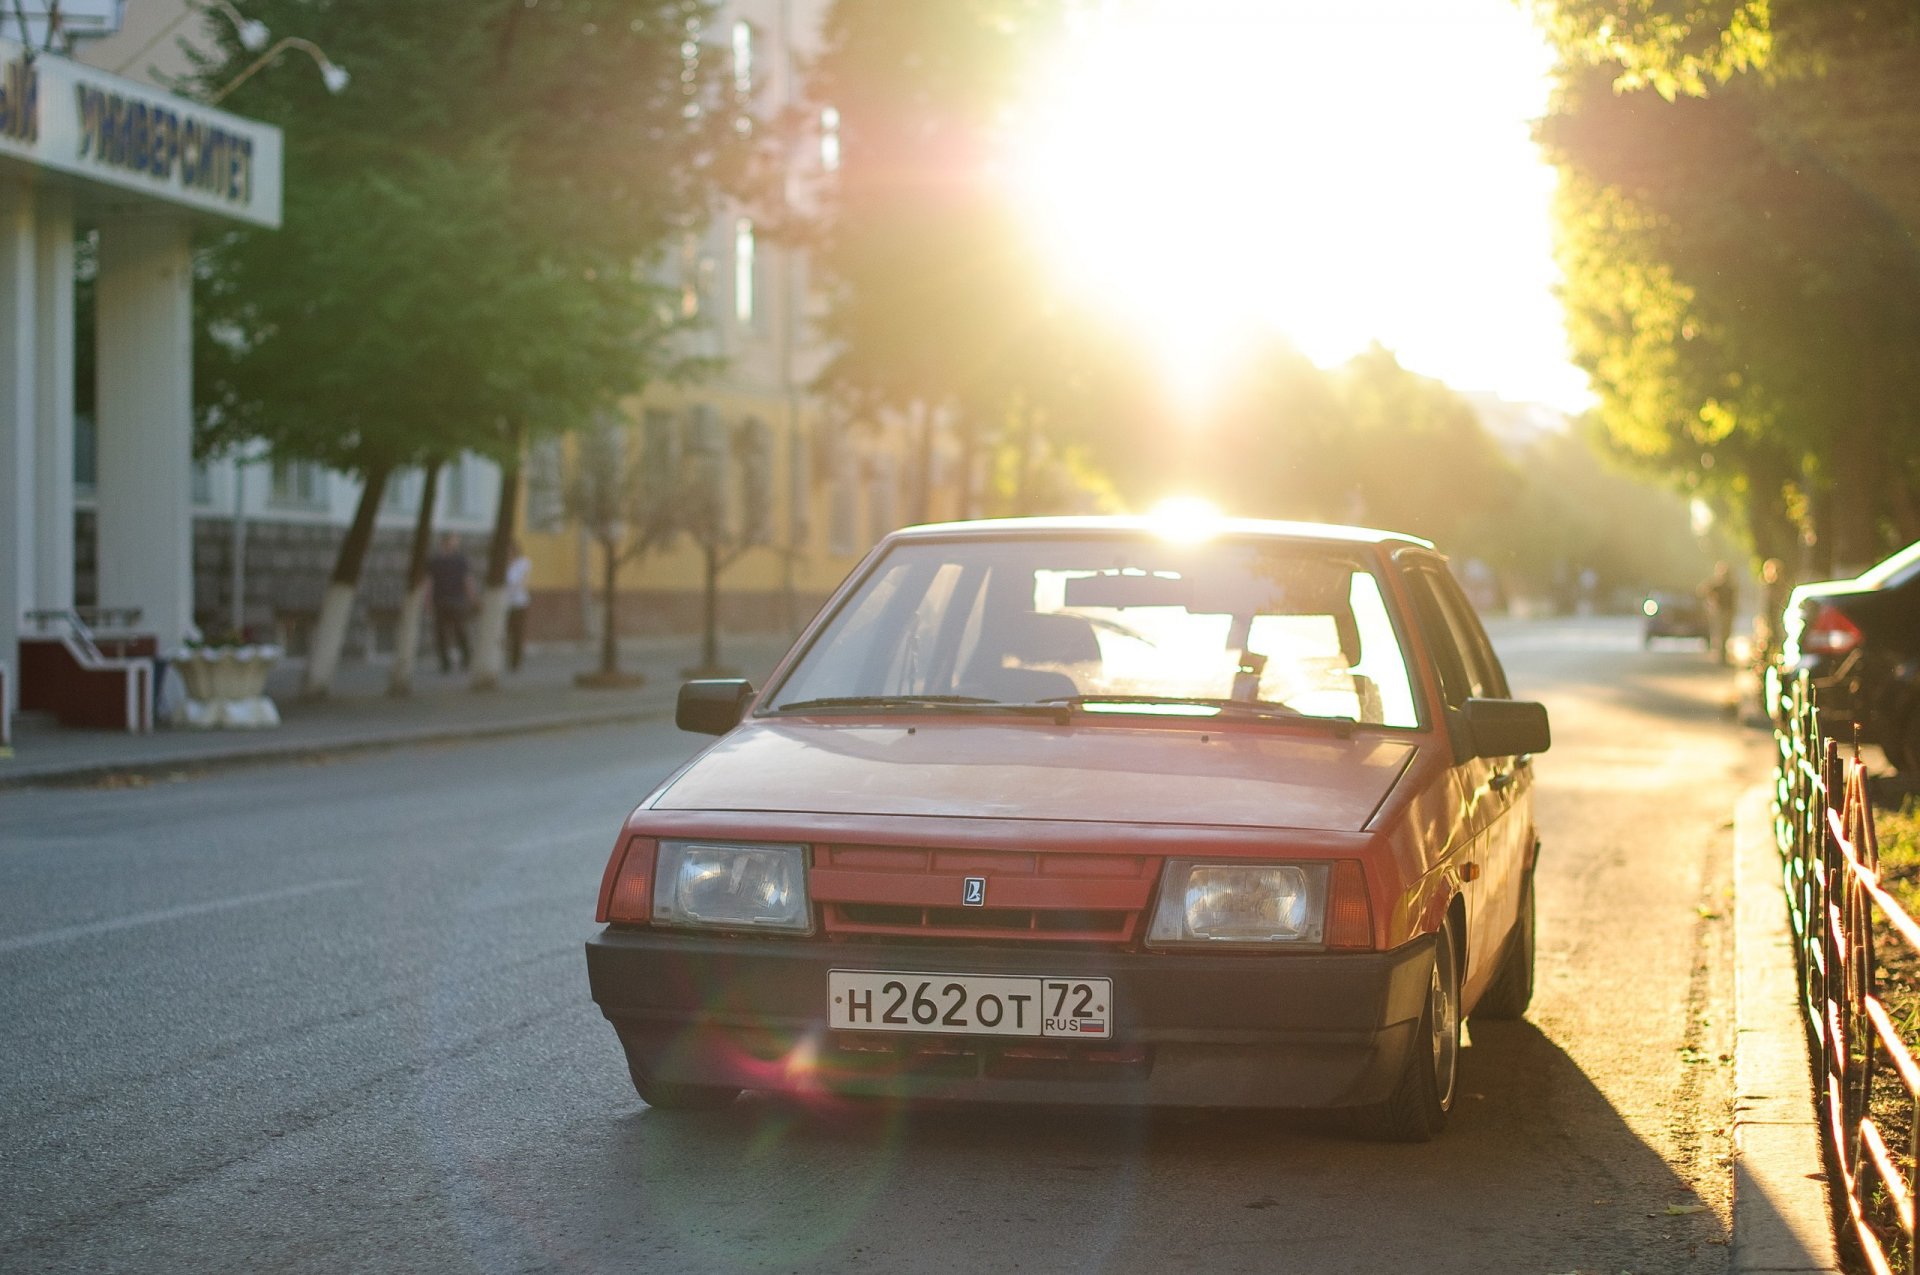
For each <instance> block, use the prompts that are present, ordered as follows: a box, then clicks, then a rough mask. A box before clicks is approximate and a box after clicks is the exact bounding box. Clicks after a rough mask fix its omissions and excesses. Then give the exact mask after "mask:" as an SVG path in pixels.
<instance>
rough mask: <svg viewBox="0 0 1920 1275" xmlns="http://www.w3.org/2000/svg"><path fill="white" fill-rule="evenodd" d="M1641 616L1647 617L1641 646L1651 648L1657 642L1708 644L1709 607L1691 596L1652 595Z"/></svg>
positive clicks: (1650, 594) (1643, 606)
mask: <svg viewBox="0 0 1920 1275" xmlns="http://www.w3.org/2000/svg"><path fill="white" fill-rule="evenodd" d="M1640 613H1641V614H1642V615H1644V616H1646V617H1647V620H1646V625H1645V627H1644V628H1642V629H1641V631H1640V644H1641V645H1642V646H1652V645H1653V640H1654V639H1655V638H1693V639H1694V640H1696V641H1699V642H1705V641H1707V640H1708V636H1709V635H1708V632H1707V606H1706V603H1704V602H1702V601H1701V600H1700V599H1699V598H1698V597H1696V596H1695V595H1693V594H1691V593H1673V592H1654V593H1649V594H1648V595H1647V600H1646V601H1644V602H1642V603H1641V604H1640Z"/></svg>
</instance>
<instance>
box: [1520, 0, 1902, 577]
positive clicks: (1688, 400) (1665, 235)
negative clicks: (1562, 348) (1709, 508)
mask: <svg viewBox="0 0 1920 1275" xmlns="http://www.w3.org/2000/svg"><path fill="white" fill-rule="evenodd" d="M1542 7H1543V9H1544V11H1545V12H1546V14H1547V16H1548V18H1549V29H1550V30H1551V31H1552V32H1553V33H1554V34H1555V35H1556V37H1557V38H1558V39H1559V41H1560V44H1561V50H1562V56H1563V60H1564V62H1565V66H1564V68H1563V71H1562V79H1563V90H1562V93H1561V95H1560V100H1559V101H1558V102H1557V103H1556V108H1555V112H1554V115H1553V116H1552V117H1551V118H1550V119H1549V121H1548V122H1547V124H1546V126H1545V127H1544V128H1543V132H1542V135H1543V139H1544V140H1545V141H1546V142H1547V144H1548V146H1549V149H1550V151H1551V152H1552V153H1553V154H1554V155H1555V158H1556V162H1558V163H1560V164H1561V166H1562V168H1563V171H1564V173H1565V174H1566V179H1565V180H1564V181H1563V185H1562V191H1563V206H1562V214H1561V226H1562V235H1561V241H1562V257H1563V265H1564V267H1565V273H1566V275H1567V279H1568V287H1567V296H1568V303H1569V321H1570V329H1571V332H1572V335H1573V339H1574V345H1575V348H1576V357H1577V358H1578V359H1579V361H1581V362H1582V363H1583V364H1584V365H1586V366H1587V367H1588V368H1589V370H1590V371H1591V372H1592V373H1593V374H1594V379H1595V383H1596V386H1597V388H1598V389H1599V390H1600V394H1601V399H1602V407H1601V413H1602V418H1603V420H1604V421H1605V422H1606V424H1607V427H1608V430H1607V432H1608V436H1609V438H1610V440H1611V443H1612V445H1613V446H1615V447H1617V448H1619V449H1620V450H1622V451H1623V452H1625V453H1628V454H1631V455H1634V456H1637V457H1639V458H1640V459H1641V461H1642V463H1647V464H1653V465H1658V466H1661V467H1664V468H1665V469H1666V470H1667V471H1668V472H1669V473H1670V474H1671V475H1672V476H1673V478H1674V479H1675V481H1678V482H1681V483H1683V484H1685V485H1686V486H1687V487H1688V488H1689V489H1690V490H1692V491H1694V492H1695V494H1698V495H1700V496H1702V497H1703V498H1706V499H1709V500H1711V501H1712V502H1714V503H1715V504H1717V505H1718V506H1719V507H1721V508H1722V510H1723V511H1726V512H1731V513H1734V514H1737V515H1740V516H1741V520H1742V521H1744V523H1745V524H1746V527H1747V531H1748V535H1749V539H1750V541H1751V542H1752V543H1753V545H1754V546H1755V549H1756V552H1757V553H1760V554H1762V555H1765V556H1782V557H1784V556H1788V555H1787V554H1785V553H1784V552H1782V549H1783V547H1784V546H1787V545H1790V544H1791V543H1792V542H1793V541H1794V540H1796V539H1800V538H1802V537H1805V538H1808V539H1811V540H1812V541H1813V544H1814V562H1813V564H1812V567H1813V569H1814V570H1816V571H1820V572H1823V573H1824V572H1825V571H1826V570H1828V569H1829V568H1830V567H1831V564H1832V563H1833V562H1834V561H1835V560H1836V559H1837V560H1838V561H1840V562H1843V563H1856V564H1857V563H1864V562H1867V561H1870V560H1872V559H1873V558H1875V557H1878V556H1879V553H1880V550H1881V549H1883V548H1884V547H1885V546H1886V545H1887V543H1888V542H1889V541H1890V540H1908V539H1912V538H1913V537H1914V536H1916V535H1920V510H1916V509H1915V507H1914V501H1913V497H1912V495H1911V492H1912V490H1913V484H1914V480H1915V479H1916V478H1917V477H1920V419H1916V414H1915V412H1914V410H1913V408H1912V407H1911V406H1910V405H1911V404H1913V403H1914V402H1915V401H1916V400H1915V392H1916V390H1920V385H1916V384H1915V383H1914V380H1913V378H1914V371H1913V369H1912V366H1911V363H1912V361H1911V359H1910V357H1909V355H1908V352H1909V351H1910V350H1911V349H1912V348H1913V344H1914V340H1915V338H1916V336H1920V316H1916V307H1915V303H1914V300H1913V298H1914V296H1915V284H1916V283H1920V252H1917V251H1916V242H1920V240H1917V239H1916V236H1920V172H1916V170H1915V167H1914V165H1913V164H1912V163H1911V159H1910V157H1911V155H1912V152H1913V148H1914V146H1915V145H1916V144H1917V143H1920V14H1916V12H1915V11H1914V10H1913V9H1912V7H1911V6H1910V5H1906V4H1901V3H1895V2H1894V0H1861V2H1860V3H1856V4H1848V5H1832V4H1825V3H1819V2H1818V0H1772V2H1771V3H1759V2H1758V0H1751V2H1748V0H1708V2H1706V3H1700V2H1699V0H1685V2H1684V3H1683V2H1681V0H1637V2H1636V3H1634V4H1632V5H1629V6H1621V5H1619V4H1616V3H1613V2H1612V0H1555V2H1554V3H1552V4H1550V5H1544V6H1542Z"/></svg>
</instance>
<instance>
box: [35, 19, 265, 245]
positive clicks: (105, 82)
mask: <svg viewBox="0 0 1920 1275" xmlns="http://www.w3.org/2000/svg"><path fill="white" fill-rule="evenodd" d="M7 159H15V160H19V161H22V162H24V163H27V164H29V165H32V166H34V167H36V168H40V169H45V170H50V171H52V172H56V173H63V174H66V175H68V176H70V177H75V178H78V179H80V180H81V181H82V182H83V183H88V184H91V185H95V186H101V187H107V188H110V189H113V190H116V191H121V192H127V193H132V194H137V195H144V196H146V197H147V198H150V199H155V200H159V201H161V202H163V203H169V204H174V205H178V206H182V207H186V208H192V209H197V210H198V211H200V212H205V213H212V214H214V215H216V216H220V217H227V218H231V219H233V220H235V221H243V222H247V223H249V224H251V225H256V226H278V225H279V224H280V180H281V138H280V130H279V129H277V128H275V127H273V126H272V125H270V124H261V123H259V122H257V121H255V120H250V119H246V118H243V117H242V116H239V115H233V114H230V113H228V112H226V111H222V110H218V109H216V108H214V107H211V106H207V105H205V104H203V103H200V102H196V101H193V100H192V99H191V98H185V97H179V96H176V95H175V94H172V93H167V92H163V91H162V90H160V89H156V88H153V87H151V86H150V85H146V84H141V83H139V82H138V81H135V80H128V79H123V78H122V77H120V76H117V75H111V74H109V73H107V72H105V71H97V70H95V69H94V68H92V67H89V66H82V65H81V64H80V63H78V62H73V61H70V60H68V59H66V58H63V57H60V56H59V55H57V54H53V53H45V52H42V53H33V54H30V53H29V51H28V50H27V49H26V48H25V46H23V45H20V44H18V43H16V42H14V41H11V40H0V161H5V160H7Z"/></svg>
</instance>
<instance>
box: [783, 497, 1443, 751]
mask: <svg viewBox="0 0 1920 1275" xmlns="http://www.w3.org/2000/svg"><path fill="white" fill-rule="evenodd" d="M771 691H772V693H771V694H770V695H769V696H768V698H767V700H766V701H765V702H767V703H769V704H770V705H771V707H772V711H775V712H779V711H783V710H784V711H803V710H804V708H816V707H817V708H822V709H841V710H847V711H856V710H860V709H868V708H873V709H877V708H883V707H885V706H887V705H888V704H897V705H898V706H900V707H903V708H912V709H916V710H925V711H955V712H961V711H980V709H981V703H980V701H986V702H987V703H988V704H1035V703H1043V702H1054V703H1063V704H1067V705H1070V706H1071V707H1072V708H1073V709H1074V710H1075V711H1077V712H1121V713H1129V714H1138V713H1161V714H1176V715H1183V716H1214V715H1220V714H1223V713H1233V712H1234V708H1235V704H1236V703H1237V704H1264V705H1267V706H1269V707H1272V708H1275V709H1286V710H1292V712H1291V713H1286V712H1280V711H1275V712H1272V713H1269V714H1265V715H1256V716H1255V717H1253V718H1250V720H1261V719H1263V718H1267V719H1272V720H1285V719H1287V718H1288V717H1290V716H1291V715H1292V714H1301V715H1306V716H1310V717H1325V718H1335V719H1341V720H1344V721H1349V722H1364V723H1370V724H1377V725H1384V726H1400V727H1413V726H1417V725H1418V724H1419V714H1418V711H1417V709H1416V708H1415V702H1414V695H1413V690H1412V684H1411V679H1410V677H1409V675H1408V670H1407V663H1406V657H1405V655H1404V653H1403V651H1402V648H1401V645H1400V641H1399V637H1398V634H1397V633H1396V631H1395V629H1394V625H1393V623H1392V621H1391V619H1390V618H1389V616H1388V612H1387V607H1386V603H1385V600H1384V597H1383V590H1382V587H1381V583H1380V580H1379V579H1378V578H1377V577H1376V576H1375V575H1374V573H1373V572H1372V571H1371V570H1369V569H1368V568H1367V567H1366V566H1365V565H1364V564H1363V563H1362V562H1361V560H1360V557H1359V555H1358V554H1357V553H1355V552H1353V551H1350V550H1345V549H1343V548H1342V547H1340V546H1319V545H1312V544H1298V543H1274V542H1261V541H1257V540H1246V539H1242V540H1230V539H1225V540H1219V541H1212V542H1207V543H1202V544H1190V545H1182V544H1174V543H1168V542H1164V541H1161V540H1159V539H1156V538H1153V537H1149V536H1145V535H1142V536H1139V537H1077V538H1076V537H1046V538H1040V537H1036V538H1033V539H1026V540H1009V539H985V538H976V539H954V540H909V541H905V542H902V543H901V544H899V545H896V546H895V547H894V548H893V549H892V550H890V551H889V552H888V553H887V555H886V556H885V558H884V559H882V560H881V561H880V562H879V563H878V564H877V565H876V566H875V567H874V568H873V570H872V571H871V572H869V573H868V575H867V576H866V577H865V579H864V580H863V581H862V582H861V584H860V586H859V588H858V589H857V590H856V591H855V592H854V593H853V594H852V595H851V596H850V597H848V598H847V599H846V600H845V601H844V602H843V603H842V604H841V606H840V607H839V608H838V610H836V611H835V613H834V614H833V616H832V617H831V619H830V620H829V622H828V624H827V625H826V627H825V629H824V630H823V631H822V632H821V633H820V634H819V635H818V636H817V637H816V638H815V640H814V641H813V642H812V643H811V644H810V645H809V646H808V648H807V650H806V651H805V653H804V654H803V655H802V656H801V657H800V659H799V661H798V663H797V664H796V665H795V667H794V668H793V670H792V671H791V672H790V673H789V674H788V675H787V677H786V678H785V679H784V681H783V682H782V683H780V684H779V685H777V686H775V687H773V688H771ZM1235 715H1237V716H1245V715H1244V714H1235Z"/></svg>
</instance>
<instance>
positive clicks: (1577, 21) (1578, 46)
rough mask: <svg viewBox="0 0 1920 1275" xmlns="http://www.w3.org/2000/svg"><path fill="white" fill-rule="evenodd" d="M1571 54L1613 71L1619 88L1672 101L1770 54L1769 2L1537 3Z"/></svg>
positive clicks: (1545, 21) (1645, 0)
mask: <svg viewBox="0 0 1920 1275" xmlns="http://www.w3.org/2000/svg"><path fill="white" fill-rule="evenodd" d="M1534 7H1535V9H1536V11H1537V12H1538V14H1539V16H1540V18H1541V20H1542V22H1543V24H1544V25H1545V26H1546V28H1547V30H1548V31H1549V32H1550V33H1551V35H1552V36H1553V38H1554V40H1555V41H1556V42H1557V43H1558V44H1559V46H1560V47H1561V48H1562V49H1563V50H1565V51H1566V52H1567V53H1568V54H1569V55H1570V56H1573V57H1577V58H1580V59H1582V60H1585V61H1591V62H1596V63H1602V64H1610V65H1613V66H1615V67H1617V68H1618V72H1617V75H1618V81H1619V84H1620V86H1621V87H1622V88H1641V87H1651V88H1653V89H1655V90H1656V91H1657V92H1659V93H1660V94H1661V95H1662V96H1664V97H1666V98H1669V99H1672V98H1674V97H1676V96H1679V95H1682V94H1689V95H1693V96H1699V95H1702V94H1704V93H1706V92H1707V90H1708V87H1709V85H1712V84H1720V83H1724V82H1726V81H1727V80H1728V79H1729V78H1731V77H1732V76H1734V75H1736V74H1738V73H1740V72H1742V71H1746V70H1749V69H1752V68H1754V67H1758V66H1761V65H1764V64H1765V63H1766V62H1767V60H1768V57H1769V55H1770V54H1771V52H1772V49H1773V27H1772V22H1771V6H1770V4H1769V0H1535V4H1534Z"/></svg>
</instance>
